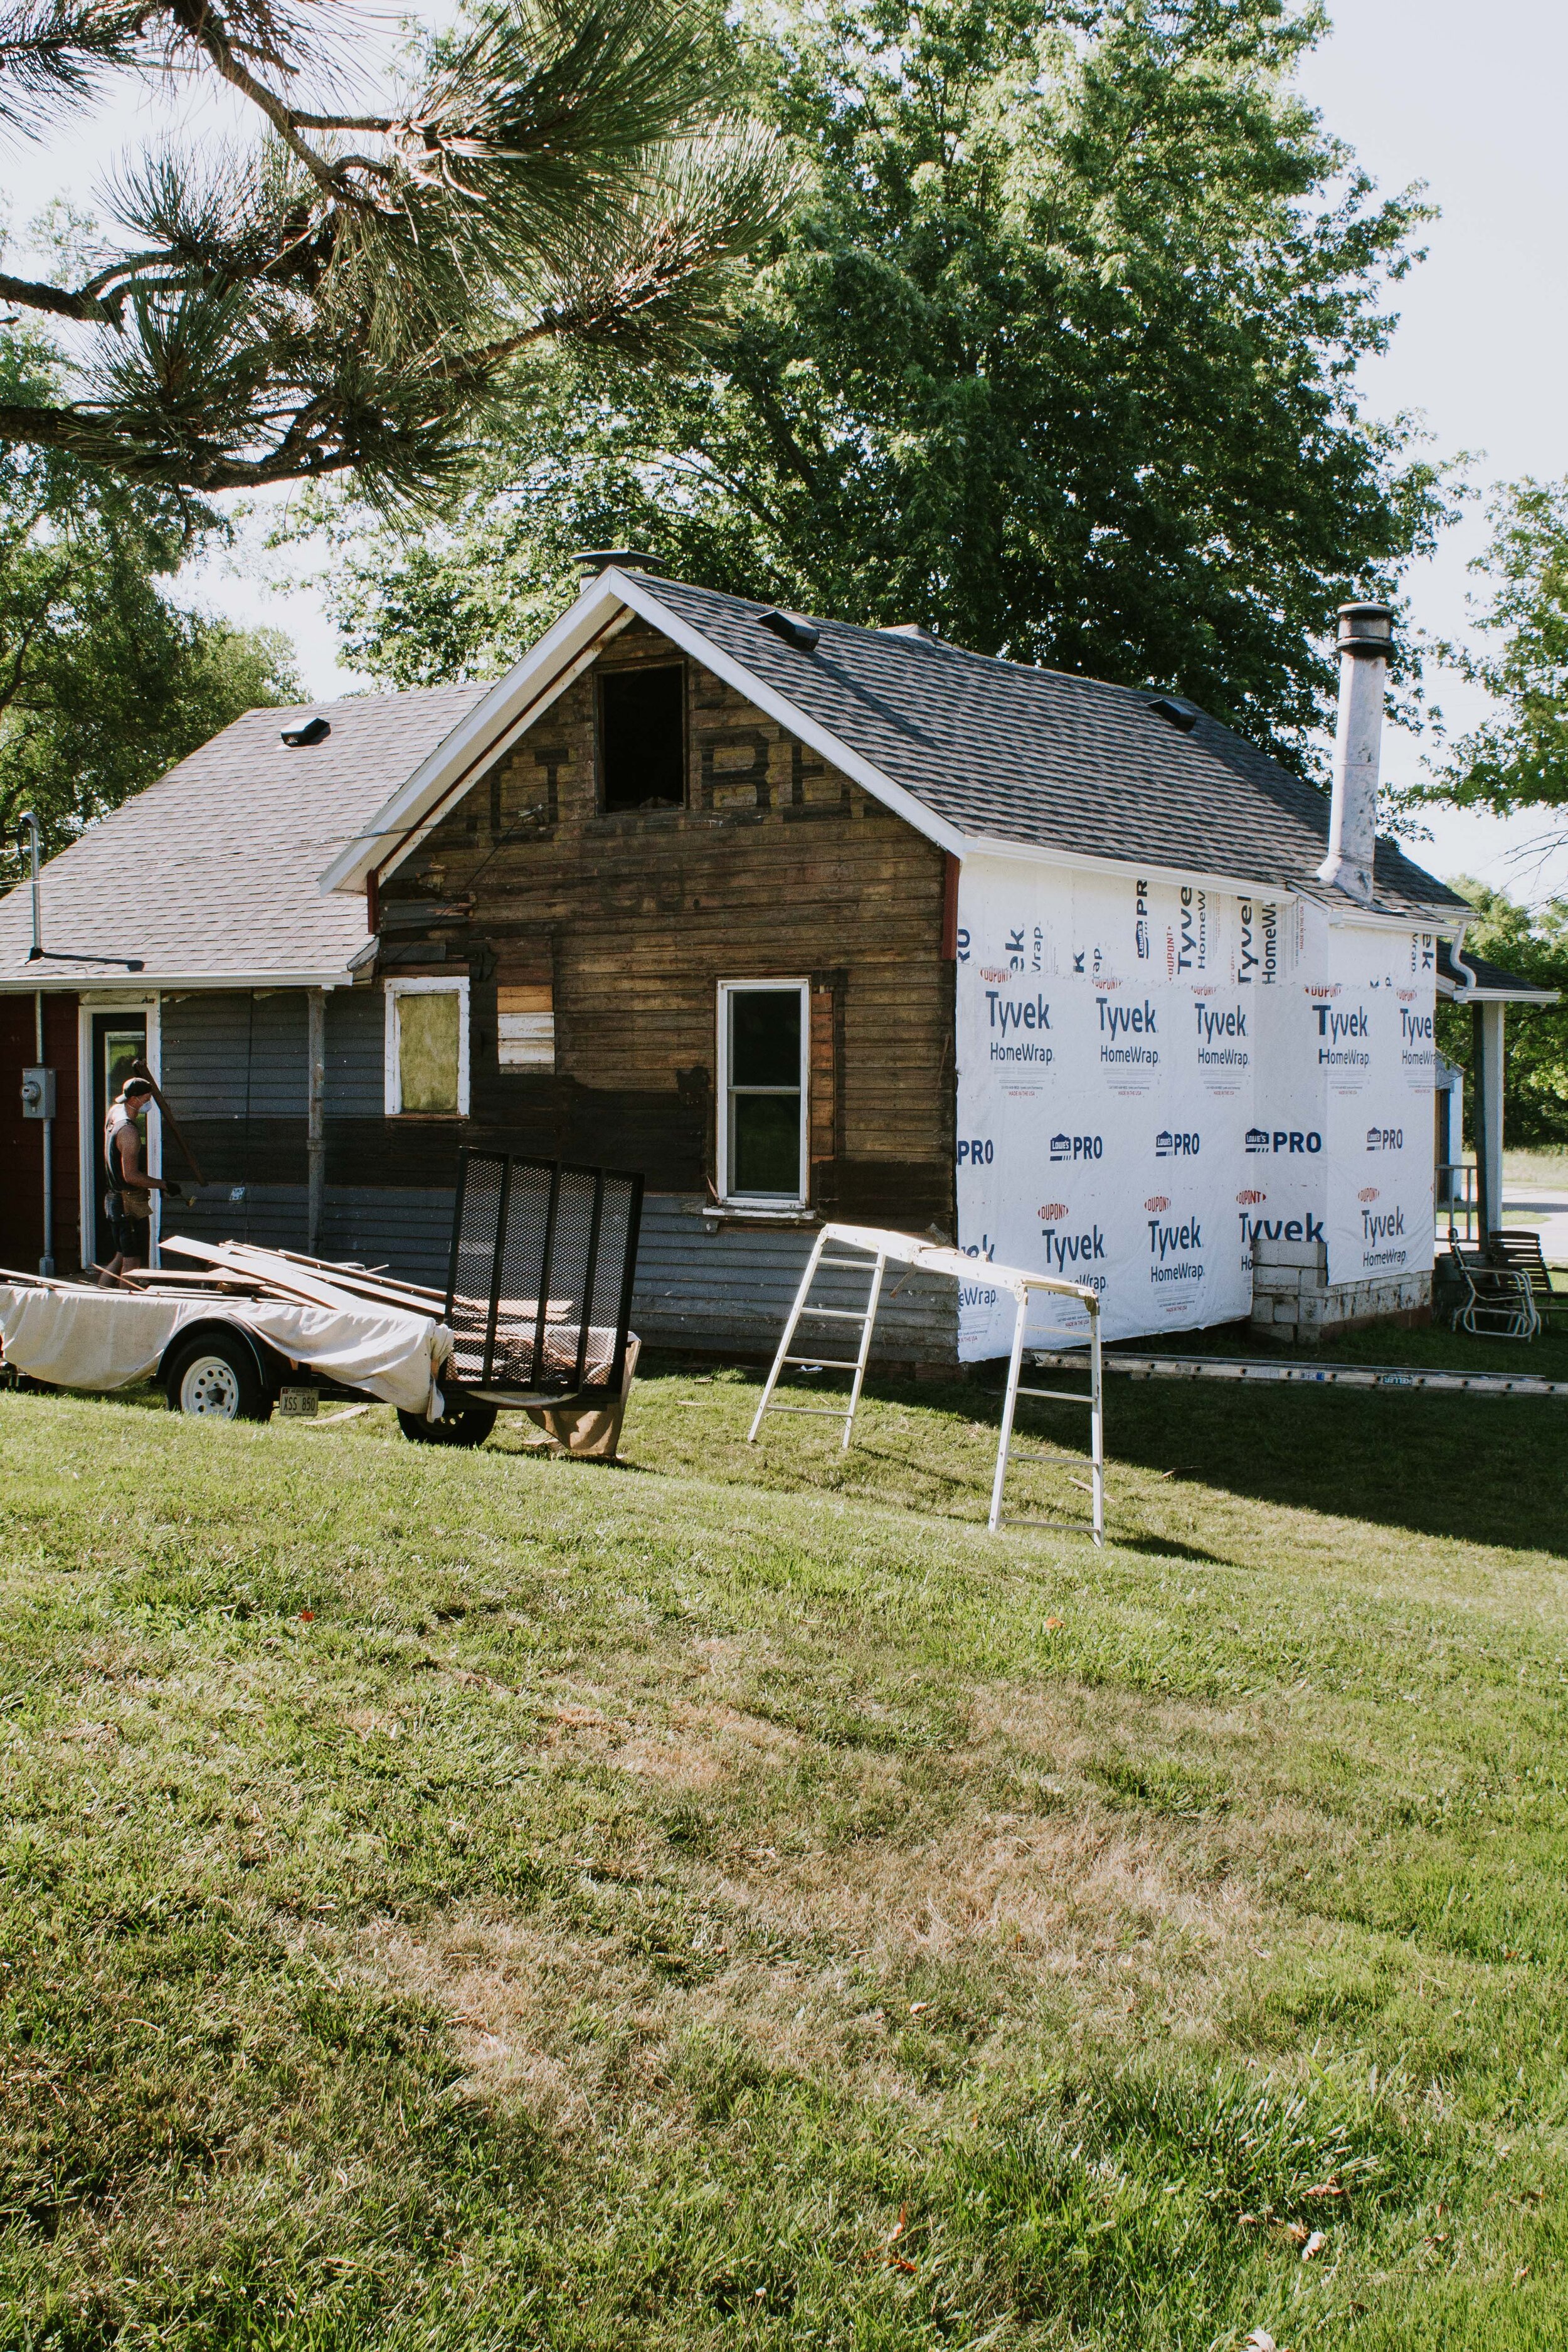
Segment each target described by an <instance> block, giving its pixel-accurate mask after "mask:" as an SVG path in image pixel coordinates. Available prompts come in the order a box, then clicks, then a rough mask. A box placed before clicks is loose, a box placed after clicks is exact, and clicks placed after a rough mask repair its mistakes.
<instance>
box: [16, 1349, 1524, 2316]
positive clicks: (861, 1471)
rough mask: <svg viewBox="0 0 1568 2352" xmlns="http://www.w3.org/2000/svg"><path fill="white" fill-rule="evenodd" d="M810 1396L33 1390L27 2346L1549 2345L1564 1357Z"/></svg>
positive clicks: (23, 2231)
mask: <svg viewBox="0 0 1568 2352" xmlns="http://www.w3.org/2000/svg"><path fill="white" fill-rule="evenodd" d="M1413 1336H1414V1335H1403V1334H1401V1335H1398V1338H1397V1339H1396V1340H1394V1341H1390V1340H1389V1339H1387V1338H1386V1337H1385V1338H1384V1341H1383V1345H1382V1348H1381V1349H1380V1352H1382V1353H1384V1354H1387V1353H1388V1352H1390V1351H1391V1350H1392V1351H1393V1352H1401V1351H1404V1349H1405V1341H1406V1339H1409V1338H1412V1337H1413ZM1503 1352H1504V1353H1505V1354H1506V1357H1507V1360H1509V1361H1510V1362H1511V1363H1514V1364H1516V1365H1518V1366H1521V1367H1522V1365H1523V1364H1525V1363H1526V1362H1530V1363H1531V1366H1532V1368H1533V1365H1534V1364H1535V1363H1536V1362H1540V1363H1541V1364H1542V1368H1543V1369H1544V1368H1545V1358H1546V1355H1547V1353H1549V1352H1550V1353H1552V1355H1553V1357H1554V1358H1555V1349H1552V1350H1547V1349H1545V1348H1544V1345H1543V1347H1542V1349H1506V1350H1504V1351H1503ZM754 1396H755V1389H754V1386H753V1384H752V1381H751V1380H750V1379H749V1378H746V1377H742V1376H741V1375H739V1374H735V1373H721V1374H719V1375H717V1376H710V1377H701V1376H700V1375H697V1374H693V1373H690V1372H663V1373H660V1374H659V1375H658V1376H657V1377H654V1378H651V1379H649V1380H647V1381H643V1382H641V1383H639V1385H638V1388H637V1392H636V1395H635V1399H634V1403H633V1409H632V1412H631V1414H630V1416H629V1419H628V1423H627V1436H626V1454H627V1455H628V1457H629V1458H628V1461H627V1463H626V1466H624V1467H622V1468H619V1469H605V1468H602V1467H597V1466H595V1465H587V1464H572V1463H569V1462H564V1461H561V1460H558V1459H549V1458H541V1457H540V1456H538V1455H529V1454H525V1453H523V1452H521V1450H519V1438H520V1433H519V1432H518V1431H516V1430H515V1429H508V1428H507V1427H506V1425H505V1424H503V1430H502V1432H501V1433H500V1434H498V1437H497V1438H496V1439H495V1440H492V1442H491V1443H490V1444H489V1445H488V1446H486V1447H485V1448H484V1449H483V1450H482V1451H480V1452H479V1453H476V1454H445V1453H442V1452H439V1451H437V1450H435V1449H424V1448H415V1447H411V1446H409V1445H407V1444H405V1442H404V1441H403V1440H402V1439H401V1438H400V1437H399V1436H398V1435H397V1433H396V1431H395V1426H390V1425H389V1423H390V1416H389V1415H387V1414H385V1413H384V1412H382V1411H380V1410H379V1409H378V1410H377V1411H375V1412H372V1413H369V1414H365V1415H362V1416H360V1417H359V1418H356V1419H354V1420H353V1421H350V1422H346V1423H342V1425H341V1426H338V1427H330V1426H325V1425H318V1426H315V1427H310V1426H308V1425H307V1426H300V1425H297V1424H295V1425H290V1424H287V1423H275V1424H273V1425H271V1426H269V1427H267V1428H257V1427H243V1426H241V1427H233V1428H217V1429H214V1428H205V1427H202V1426H199V1425H194V1424H192V1423H185V1422H182V1421H179V1420H177V1419H176V1418H174V1416H172V1415H169V1414H167V1413H164V1412H162V1411H161V1410H153V1409H152V1407H151V1405H150V1404H149V1403H148V1402H146V1401H145V1400H143V1401H140V1402H139V1401H132V1402H89V1401H83V1400H76V1399H67V1398H58V1397H48V1396H37V1395H15V1396H0V1513H3V1521H0V1524H3V1527H4V1536H5V1541H4V1549H3V1556H0V1564H3V1582H0V1608H3V1610H4V1636H3V1640H0V1749H3V1754H4V1772H5V1803H4V1832H3V1835H4V1890H5V1892H4V1902H5V1914H4V1916H5V1926H4V1934H3V1940H0V1967H3V1969H4V1979H3V1990H0V1999H3V2001H4V2042H3V2072H4V2094H3V2095H4V2112H3V2114H0V2180H3V2183H4V2189H3V2195H0V2229H3V2232H4V2235H3V2238H0V2248H3V2251H0V2313H3V2317H0V2344H3V2345H4V2346H5V2347H29V2348H30V2352H31V2348H32V2347H45V2346H47V2347H70V2352H88V2347H92V2352H99V2347H109V2346H110V2345H113V2346H115V2347H123V2352H142V2348H143V2347H147V2352H151V2347H165V2352H176V2348H177V2352H195V2347H202V2352H207V2347H215V2352H216V2347H247V2352H260V2347H289V2352H296V2347H297V2352H350V2347H353V2352H363V2347H398V2352H403V2347H406V2352H447V2347H451V2352H459V2347H460V2348H461V2352H471V2347H486V2352H489V2347H496V2352H500V2347H508V2348H509V2352H510V2347H520V2348H521V2347H534V2346H541V2347H544V2346H548V2347H574V2352H576V2347H581V2352H589V2347H594V2352H602V2348H603V2347H612V2346H613V2347H628V2352H629V2348H630V2347H709V2346H712V2347H719V2346H724V2347H728V2346H731V2345H733V2346H742V2345H743V2346H747V2347H752V2346H756V2347H785V2346H788V2347H796V2346H803V2347H804V2346H821V2347H827V2346H834V2347H846V2352H851V2347H852V2348H853V2352H906V2347H908V2348H909V2352H913V2347H938V2346H941V2347H953V2352H961V2347H969V2352H979V2347H983V2346H984V2347H989V2346H995V2347H1005V2346H1015V2345H1027V2346H1031V2347H1069V2346H1073V2347H1105V2352H1111V2347H1115V2352H1121V2347H1129V2352H1131V2347H1137V2352H1161V2347H1184V2348H1185V2352H1229V2347H1240V2346H1242V2345H1243V2344H1244V2343H1245V2342H1246V2341H1247V2338H1248V2336H1250V2335H1251V2334H1252V2332H1253V2331H1254V2330H1257V2329H1263V2330H1266V2331H1267V2332H1268V2335H1269V2336H1272V2337H1273V2338H1274V2340H1275V2342H1276V2343H1277V2344H1278V2345H1279V2346H1280V2347H1284V2346H1287V2345H1289V2346H1290V2347H1294V2352H1306V2347H1336V2352H1337V2347H1357V2352H1362V2347H1369V2352H1370V2347H1378V2352H1389V2348H1391V2347H1417V2346H1419V2347H1444V2352H1448V2347H1488V2348H1489V2352H1490V2347H1507V2352H1535V2347H1540V2348H1541V2352H1546V2347H1552V2352H1557V2347H1561V2346H1562V2345H1563V2343H1564V2341H1568V2274H1565V2273H1564V2270H1563V2253H1564V2237H1565V2234H1568V2230H1565V2224H1568V2194H1565V2191H1568V2162H1565V2153H1568V2151H1565V2143H1564V2128H1565V2126H1568V1820H1565V1809H1564V1781H1565V1779H1568V1767H1565V1761H1564V1741H1563V1723H1564V1716H1563V1699H1564V1656H1565V1643H1564V1626H1565V1601H1568V1583H1565V1571H1568V1486H1565V1479H1564V1463H1565V1461H1568V1404H1563V1403H1559V1402H1470V1401H1467V1400H1462V1399H1458V1400H1456V1399H1449V1398H1444V1397H1440V1396H1433V1395H1426V1394H1423V1393H1419V1392H1413V1393H1407V1394H1399V1393H1384V1392H1377V1393H1370V1394H1369V1393H1367V1392H1354V1391H1337V1390H1310V1391H1299V1390H1295V1391H1280V1390H1268V1391H1246V1392H1241V1391H1235V1390H1231V1389H1226V1388H1221V1387H1214V1388H1208V1387H1205V1388H1194V1387H1188V1386H1184V1385H1164V1384H1157V1383H1149V1384H1145V1385H1133V1384H1131V1383H1128V1382H1125V1381H1116V1382H1113V1383H1112V1384H1111V1386H1110V1394H1109V1411H1110V1479H1109V1486H1110V1504H1109V1516H1110V1537H1111V1540H1110V1544H1109V1545H1108V1547H1107V1549H1105V1550H1104V1551H1103V1552H1096V1551H1094V1550H1093V1549H1091V1548H1090V1547H1089V1545H1088V1544H1087V1543H1085V1542H1084V1541H1083V1540H1082V1538H1081V1536H1080V1535H1079V1533H1077V1532H1074V1531H1073V1527H1072V1526H1071V1525H1070V1524H1068V1525H1063V1526H1050V1525H1045V1526H1036V1527H1030V1528H1018V1529H1015V1530H1013V1531H1010V1532H1009V1533H1008V1534H1006V1535H1005V1537H1004V1538H1001V1539H999V1540H994V1539H992V1538H988V1537H987V1536H986V1534H985V1531H984V1509H985V1499H986V1488H987V1486H988V1476H989V1468H990V1462H991V1444H992V1440H991V1434H990V1416H991V1414H992V1413H993V1412H994V1407H993V1406H992V1404H991V1402H990V1401H989V1400H988V1399H987V1398H985V1397H984V1396H983V1395H981V1394H980V1393H979V1392H978V1391H977V1388H976V1387H960V1386H955V1387H953V1388H952V1389H950V1390H944V1389H939V1388H923V1387H922V1388H918V1389H912V1390H910V1391H895V1390H889V1389H884V1390H882V1391H880V1392H879V1393H878V1394H876V1395H875V1396H873V1397H872V1399H871V1400H870V1402H869V1403H868V1409H867V1411H866V1413H865V1416H864V1420H863V1423H862V1424H861V1432H860V1434H861V1437H862V1440H863V1442H862V1443H861V1444H858V1446H857V1448H856V1450H855V1451H854V1452H853V1453H852V1454H849V1455H848V1456H847V1457H844V1456H841V1455H840V1454H838V1453H837V1451H836V1450H835V1438H834V1435H833V1434H831V1433H829V1425H828V1424H827V1423H811V1422H801V1421H793V1422H788V1421H782V1420H781V1421H775V1422H772V1423H768V1424H767V1425H766V1429H767V1435H766V1444H765V1446H764V1448H763V1449H761V1450H759V1451H755V1452H753V1451H751V1450H749V1449H748V1448H747V1447H746V1446H745V1444H744V1443H743V1438H744V1432H745V1427H746V1423H747V1420H748V1418H749V1414H750V1411H751V1409H752V1403H753V1402H754ZM1034 1410H1035V1412H1037V1414H1038V1416H1039V1421H1038V1425H1039V1426H1040V1427H1041V1428H1042V1429H1044V1430H1045V1431H1046V1432H1047V1433H1048V1434H1049V1435H1050V1436H1051V1438H1052V1439H1053V1441H1054V1442H1057V1443H1061V1444H1067V1445H1069V1446H1072V1447H1077V1448H1081V1446H1082V1444H1083V1442H1084V1432H1083V1428H1082V1425H1081V1423H1082V1416H1080V1415H1075V1414H1073V1413H1071V1412H1068V1411H1067V1410H1066V1409H1057V1408H1043V1409H1042V1408H1035V1409H1034ZM525 1426H526V1425H525ZM530 1434H531V1433H530ZM1082 1475H1083V1465H1082V1463H1081V1460H1080V1461H1076V1462H1069V1463H1068V1464H1066V1465H1055V1466H1047V1467H1044V1468H1031V1469H1028V1470H1026V1471H1025V1472H1024V1473H1022V1474H1021V1475H1020V1479H1019V1487H1018V1493H1019V1502H1020V1507H1027V1508H1028V1510H1029V1513H1030V1515H1031V1516H1032V1517H1037V1518H1039V1519H1042V1520H1050V1519H1053V1518H1054V1519H1058V1520H1060V1521H1062V1522H1068V1523H1072V1522H1076V1523H1077V1524H1078V1525H1079V1526H1081V1524H1082V1521H1083V1519H1084V1517H1085V1516H1086V1513H1087V1508H1088V1496H1087V1495H1086V1494H1085V1493H1084V1491H1083V1488H1082V1486H1081V1485H1080V1484H1077V1483H1075V1481H1076V1480H1079V1479H1081V1477H1082Z"/></svg>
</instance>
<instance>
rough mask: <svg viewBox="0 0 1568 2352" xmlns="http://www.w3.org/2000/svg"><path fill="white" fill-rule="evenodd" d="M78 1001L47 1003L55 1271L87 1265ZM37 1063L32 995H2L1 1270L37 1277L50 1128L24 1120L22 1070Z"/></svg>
mask: <svg viewBox="0 0 1568 2352" xmlns="http://www.w3.org/2000/svg"><path fill="white" fill-rule="evenodd" d="M76 1031H77V1000H76V998H75V997H74V996H58V995H51V996H46V997H45V999H44V1060H45V1062H46V1064H47V1065H48V1066H50V1067H51V1068H52V1069H53V1070H54V1073H55V1108H56V1118H55V1129H54V1175H55V1182H54V1195H55V1265H56V1266H57V1268H58V1271H59V1272H60V1273H61V1274H74V1273H76V1271H77V1270H78V1268H79V1265H80V1263H81V1259H80V1255H79V1252H80V1245H81V1234H80V1225H81V1212H80V1201H79V1175H78V1171H79V1159H78V1152H77V1131H78V1126H79V1121H78V1118H77V1039H76ZM36 1061H37V1038H36V1033H35V1030H34V1015H33V999H32V998H31V997H30V996H0V1171H4V1173H3V1174H0V1265H14V1266H16V1267H18V1268H19V1269H20V1270H21V1271H22V1272H23V1273H25V1274H33V1273H36V1272H37V1265H38V1260H39V1258H40V1256H41V1255H43V1247H44V1179H43V1166H44V1129H43V1122H42V1120H41V1119H36V1118H23V1116H22V1072H23V1071H24V1070H25V1069H28V1068H30V1067H31V1066H32V1065H33V1064H34V1063H35V1062H36Z"/></svg>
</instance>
